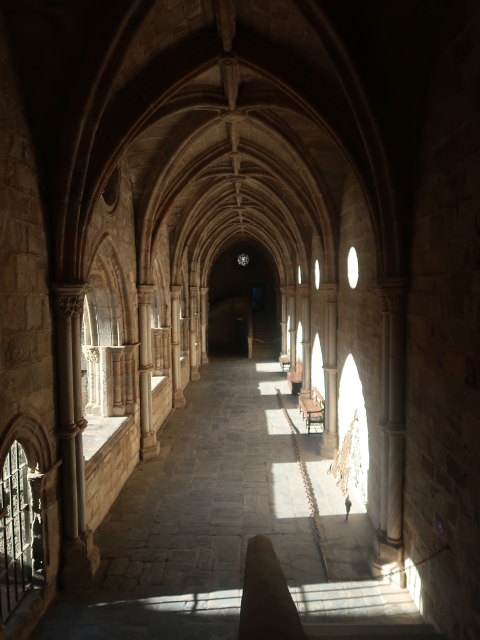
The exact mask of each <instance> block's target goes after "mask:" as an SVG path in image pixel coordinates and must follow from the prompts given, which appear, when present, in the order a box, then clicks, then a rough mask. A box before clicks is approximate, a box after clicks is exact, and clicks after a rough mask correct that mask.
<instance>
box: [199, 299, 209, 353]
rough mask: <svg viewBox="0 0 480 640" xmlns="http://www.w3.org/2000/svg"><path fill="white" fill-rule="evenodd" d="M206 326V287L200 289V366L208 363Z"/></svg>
mask: <svg viewBox="0 0 480 640" xmlns="http://www.w3.org/2000/svg"><path fill="white" fill-rule="evenodd" d="M207 326H208V287H201V288H200V328H201V341H202V364H207V363H208V345H207Z"/></svg>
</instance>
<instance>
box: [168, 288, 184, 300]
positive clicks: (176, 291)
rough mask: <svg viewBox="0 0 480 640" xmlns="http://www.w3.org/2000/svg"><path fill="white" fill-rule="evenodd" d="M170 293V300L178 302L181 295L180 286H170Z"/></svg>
mask: <svg viewBox="0 0 480 640" xmlns="http://www.w3.org/2000/svg"><path fill="white" fill-rule="evenodd" d="M170 293H171V294H172V298H173V299H174V300H179V299H180V296H181V293H182V285H181V284H172V285H171V287H170Z"/></svg>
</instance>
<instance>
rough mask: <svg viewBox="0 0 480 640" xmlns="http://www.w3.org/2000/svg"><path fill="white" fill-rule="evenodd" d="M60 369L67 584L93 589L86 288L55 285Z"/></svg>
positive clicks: (95, 561)
mask: <svg viewBox="0 0 480 640" xmlns="http://www.w3.org/2000/svg"><path fill="white" fill-rule="evenodd" d="M53 292H54V295H55V311H56V313H55V316H56V328H57V331H56V334H57V344H56V364H57V380H58V401H59V418H60V424H59V427H58V433H59V437H60V441H61V449H62V514H63V523H62V524H63V533H64V544H63V573H62V578H63V585H64V587H65V588H73V587H75V588H82V587H86V586H90V585H91V581H92V579H93V576H94V575H95V573H96V571H97V569H98V566H99V564H100V555H99V552H98V549H97V548H96V547H95V546H94V545H93V541H92V536H91V533H90V532H89V531H88V528H87V523H86V521H85V472H84V458H83V443H82V431H83V429H84V428H85V427H86V424H87V423H86V420H85V419H84V417H83V406H82V384H81V380H82V374H81V322H82V310H83V300H84V296H85V290H84V286H83V285H78V284H72V285H69V284H63V285H54V287H53Z"/></svg>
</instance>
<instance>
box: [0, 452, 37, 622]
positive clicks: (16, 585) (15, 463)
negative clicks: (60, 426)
mask: <svg viewBox="0 0 480 640" xmlns="http://www.w3.org/2000/svg"><path fill="white" fill-rule="evenodd" d="M35 479H36V477H35V475H32V474H30V473H29V468H28V461H27V456H26V453H25V450H24V449H23V447H22V446H21V444H20V443H19V442H18V441H14V443H13V444H12V446H11V447H10V449H9V451H8V452H7V455H6V456H5V459H4V460H3V465H2V478H1V494H0V498H1V511H0V522H1V540H0V546H1V549H0V558H1V560H0V609H1V617H2V621H5V620H6V619H7V618H8V617H9V615H10V614H11V613H12V611H13V610H14V609H15V607H16V606H17V604H18V603H19V602H20V600H21V599H22V598H23V596H24V595H25V593H26V592H27V591H29V590H30V589H32V588H33V587H34V586H35V585H38V584H40V583H41V582H43V573H44V560H43V544H42V523H41V499H40V492H39V490H38V483H35Z"/></svg>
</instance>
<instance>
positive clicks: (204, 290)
mask: <svg viewBox="0 0 480 640" xmlns="http://www.w3.org/2000/svg"><path fill="white" fill-rule="evenodd" d="M200 293H202V294H203V295H206V294H207V293H208V287H200Z"/></svg>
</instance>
